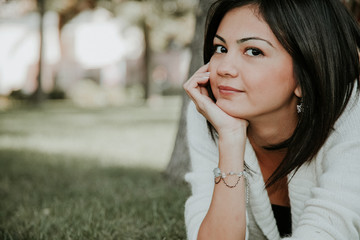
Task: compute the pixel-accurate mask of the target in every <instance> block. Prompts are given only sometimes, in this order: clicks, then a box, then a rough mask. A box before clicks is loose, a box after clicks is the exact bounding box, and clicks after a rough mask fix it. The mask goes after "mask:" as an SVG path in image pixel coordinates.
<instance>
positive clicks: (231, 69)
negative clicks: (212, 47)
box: [217, 55, 238, 77]
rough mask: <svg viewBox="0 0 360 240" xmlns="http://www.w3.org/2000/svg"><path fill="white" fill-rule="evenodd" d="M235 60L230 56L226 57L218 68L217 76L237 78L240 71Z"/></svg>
mask: <svg viewBox="0 0 360 240" xmlns="http://www.w3.org/2000/svg"><path fill="white" fill-rule="evenodd" d="M234 60H235V59H234V58H231V56H229V55H228V56H226V57H224V58H223V59H222V60H221V61H220V63H219V65H218V66H217V74H218V75H219V76H222V77H237V76H238V69H237V66H236V62H235V61H234Z"/></svg>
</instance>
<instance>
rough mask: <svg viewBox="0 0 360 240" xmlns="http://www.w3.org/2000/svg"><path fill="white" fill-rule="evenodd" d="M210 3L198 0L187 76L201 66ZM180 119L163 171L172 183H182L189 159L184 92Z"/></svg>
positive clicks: (186, 99)
mask: <svg viewBox="0 0 360 240" xmlns="http://www.w3.org/2000/svg"><path fill="white" fill-rule="evenodd" d="M211 2H212V1H208V0H200V1H199V5H198V9H197V12H196V27H195V35H194V39H193V41H192V43H191V52H192V58H191V63H190V69H189V76H191V75H192V74H194V72H195V71H196V70H197V69H198V68H199V67H201V65H203V52H202V50H203V40H204V30H205V21H206V13H207V10H208V9H209V7H210V5H211ZM182 99H183V101H182V107H181V117H180V121H179V126H178V132H177V136H176V140H175V146H174V149H173V152H172V155H171V159H170V162H169V164H168V166H167V168H166V170H165V174H166V175H167V176H168V177H169V178H170V179H171V180H174V181H182V180H183V179H184V175H185V173H186V172H187V171H188V170H189V166H190V157H189V150H188V148H187V139H186V109H187V106H188V103H189V98H188V96H187V95H186V93H185V91H183V94H182Z"/></svg>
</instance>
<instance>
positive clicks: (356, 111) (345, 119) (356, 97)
mask: <svg viewBox="0 0 360 240" xmlns="http://www.w3.org/2000/svg"><path fill="white" fill-rule="evenodd" d="M334 130H335V132H337V133H338V134H341V133H344V134H345V133H350V132H352V133H353V134H360V90H359V91H356V90H354V92H353V94H352V96H351V98H350V100H349V102H348V104H347V106H346V108H345V110H344V112H343V113H342V114H341V116H340V117H339V118H338V120H337V121H336V122H335V125H334ZM359 137H360V136H359Z"/></svg>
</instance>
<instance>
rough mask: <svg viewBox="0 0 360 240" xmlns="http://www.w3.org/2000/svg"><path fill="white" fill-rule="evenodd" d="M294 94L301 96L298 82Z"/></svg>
mask: <svg viewBox="0 0 360 240" xmlns="http://www.w3.org/2000/svg"><path fill="white" fill-rule="evenodd" d="M294 94H295V96H297V97H298V98H302V93H301V87H300V85H299V84H298V85H297V86H296V88H295V90H294Z"/></svg>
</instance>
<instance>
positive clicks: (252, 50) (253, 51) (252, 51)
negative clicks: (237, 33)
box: [245, 48, 264, 57]
mask: <svg viewBox="0 0 360 240" xmlns="http://www.w3.org/2000/svg"><path fill="white" fill-rule="evenodd" d="M245 54H246V55H249V56H252V57H256V56H260V55H261V56H263V55H264V53H263V52H262V51H261V50H260V49H258V48H247V49H246V51H245Z"/></svg>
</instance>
